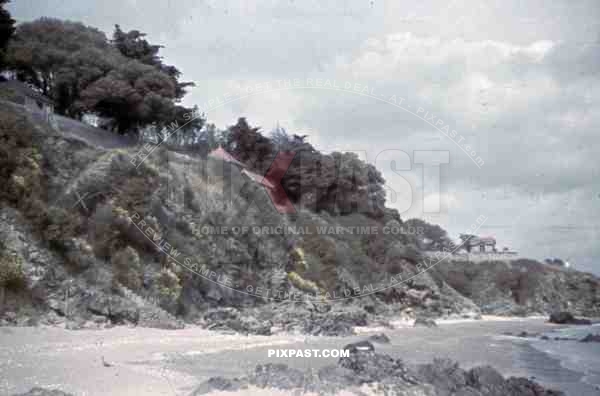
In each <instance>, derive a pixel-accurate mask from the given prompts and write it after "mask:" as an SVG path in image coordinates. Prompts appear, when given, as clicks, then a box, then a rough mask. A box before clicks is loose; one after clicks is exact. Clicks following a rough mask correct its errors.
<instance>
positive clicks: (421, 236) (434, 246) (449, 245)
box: [405, 219, 455, 251]
mask: <svg viewBox="0 0 600 396" xmlns="http://www.w3.org/2000/svg"><path fill="white" fill-rule="evenodd" d="M405 224H406V225H407V226H409V227H413V228H414V229H416V230H417V235H416V237H417V241H418V244H419V245H420V246H421V248H422V249H424V250H432V251H443V250H444V249H446V250H449V251H452V250H454V247H455V246H454V243H453V242H452V240H451V239H450V237H449V236H448V233H447V232H446V230H444V229H443V228H442V227H440V226H439V225H437V224H429V223H427V222H426V221H423V220H421V219H409V220H407V221H406V223H405Z"/></svg>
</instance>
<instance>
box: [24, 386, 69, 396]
mask: <svg viewBox="0 0 600 396" xmlns="http://www.w3.org/2000/svg"><path fill="white" fill-rule="evenodd" d="M14 396H73V395H71V394H70V393H64V392H61V391H59V390H50V389H43V388H33V389H32V390H30V391H29V392H27V393H20V394H18V395H17V394H15V395H14Z"/></svg>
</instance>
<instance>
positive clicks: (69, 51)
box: [8, 18, 119, 115]
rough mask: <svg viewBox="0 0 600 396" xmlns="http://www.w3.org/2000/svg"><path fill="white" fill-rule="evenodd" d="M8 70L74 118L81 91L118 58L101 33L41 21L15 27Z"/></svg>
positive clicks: (62, 112)
mask: <svg viewBox="0 0 600 396" xmlns="http://www.w3.org/2000/svg"><path fill="white" fill-rule="evenodd" d="M8 61H9V64H10V67H11V68H12V69H13V70H15V71H16V72H17V76H18V78H19V79H20V80H22V81H26V82H28V83H31V84H32V85H34V86H35V87H37V88H39V89H40V91H41V92H42V93H43V94H44V95H47V96H49V97H51V98H53V99H54V100H55V101H56V103H57V106H56V110H57V112H58V113H60V114H65V115H74V113H76V111H75V109H74V108H73V107H72V106H73V105H74V104H75V102H76V100H77V99H78V97H79V95H80V93H81V91H82V90H83V89H85V88H86V87H87V86H88V85H89V84H91V83H92V82H93V81H96V80H97V79H99V78H101V77H103V76H105V75H106V74H107V73H108V72H109V71H110V70H112V69H114V67H115V65H116V64H118V63H119V54H118V52H117V51H115V50H114V49H113V48H112V47H111V46H110V44H109V43H108V41H107V39H106V36H105V35H104V33H102V32H101V31H99V30H97V29H95V28H92V27H88V26H85V25H83V24H81V23H76V22H68V21H61V20H58V19H52V18H41V19H38V20H36V21H33V22H27V23H23V24H21V25H19V26H18V27H17V30H16V34H15V37H14V39H13V40H12V41H11V43H10V45H9V48H8Z"/></svg>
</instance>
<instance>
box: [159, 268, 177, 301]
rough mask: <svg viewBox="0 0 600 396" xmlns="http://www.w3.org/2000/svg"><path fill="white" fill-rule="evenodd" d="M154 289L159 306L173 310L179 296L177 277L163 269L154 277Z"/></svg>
mask: <svg viewBox="0 0 600 396" xmlns="http://www.w3.org/2000/svg"><path fill="white" fill-rule="evenodd" d="M156 287H157V290H158V294H159V297H160V301H161V304H160V305H161V306H162V307H164V308H166V309H167V310H173V309H174V308H175V307H174V306H175V305H176V303H177V300H178V299H179V296H180V295H181V289H182V288H181V285H180V282H179V277H178V276H177V275H175V273H173V272H172V271H171V270H169V269H166V268H163V269H162V270H161V271H160V273H159V274H158V276H157V277H156Z"/></svg>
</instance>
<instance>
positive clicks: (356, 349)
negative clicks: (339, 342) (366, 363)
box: [344, 341, 375, 354]
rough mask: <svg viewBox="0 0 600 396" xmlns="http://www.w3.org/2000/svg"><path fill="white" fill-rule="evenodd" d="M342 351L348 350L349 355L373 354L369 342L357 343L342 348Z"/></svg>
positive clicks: (372, 347) (373, 350) (373, 348)
mask: <svg viewBox="0 0 600 396" xmlns="http://www.w3.org/2000/svg"><path fill="white" fill-rule="evenodd" d="M344 350H348V351H349V352H350V354H354V353H364V352H375V347H374V346H373V344H371V343H370V342H369V341H359V342H355V343H353V344H348V345H346V346H345V347H344Z"/></svg>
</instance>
